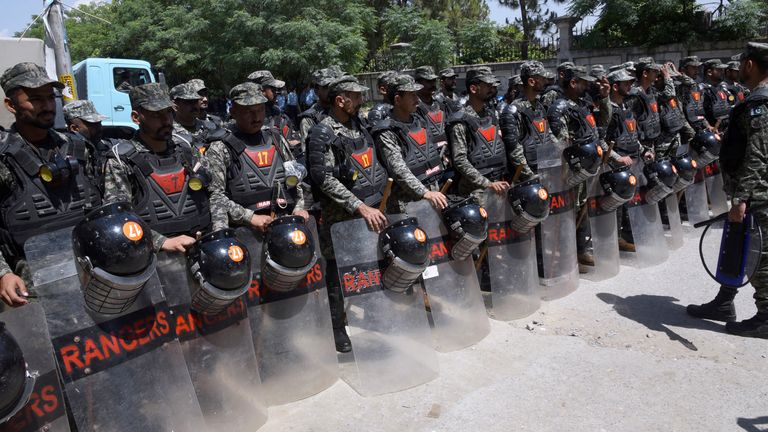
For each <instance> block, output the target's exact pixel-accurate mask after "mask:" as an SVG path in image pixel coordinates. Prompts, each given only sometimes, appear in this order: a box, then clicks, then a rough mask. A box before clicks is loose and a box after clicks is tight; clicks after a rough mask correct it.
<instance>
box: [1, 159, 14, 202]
mask: <svg viewBox="0 0 768 432" xmlns="http://www.w3.org/2000/svg"><path fill="white" fill-rule="evenodd" d="M15 187H16V180H14V178H13V174H12V173H11V170H10V169H9V168H8V165H6V164H5V162H3V161H2V160H0V196H3V195H6V194H9V193H10V192H11V191H12V190H13V189H14V188H15Z"/></svg>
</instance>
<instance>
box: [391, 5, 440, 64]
mask: <svg viewBox="0 0 768 432" xmlns="http://www.w3.org/2000/svg"><path fill="white" fill-rule="evenodd" d="M381 21H382V30H383V39H382V40H383V42H384V44H385V45H384V46H383V47H382V49H381V50H380V52H379V55H378V56H377V59H378V62H377V65H380V67H379V68H378V69H400V68H408V67H414V66H419V65H430V66H432V67H434V68H437V69H439V68H442V67H445V66H447V65H448V63H449V61H450V59H451V55H452V49H453V39H452V36H451V34H450V32H449V31H448V28H447V27H446V25H445V23H444V22H441V21H438V20H434V19H429V18H426V16H425V14H423V13H422V11H421V10H419V9H418V8H416V7H413V6H405V7H400V6H393V7H390V8H389V9H387V10H386V11H385V12H384V15H383V17H382V19H381ZM395 43H406V44H408V46H407V47H406V48H401V49H397V50H392V49H390V47H391V46H392V45H393V44H395Z"/></svg>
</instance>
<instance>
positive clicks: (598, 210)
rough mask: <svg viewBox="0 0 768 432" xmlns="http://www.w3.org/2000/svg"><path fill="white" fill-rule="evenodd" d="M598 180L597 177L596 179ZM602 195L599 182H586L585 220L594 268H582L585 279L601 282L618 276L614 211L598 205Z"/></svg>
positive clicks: (617, 238)
mask: <svg viewBox="0 0 768 432" xmlns="http://www.w3.org/2000/svg"><path fill="white" fill-rule="evenodd" d="M598 178H599V177H598ZM603 194H604V191H603V188H602V186H600V181H599V180H598V179H590V180H589V181H588V195H589V198H588V199H587V214H586V217H587V220H588V222H589V231H590V235H591V238H592V255H593V256H594V260H595V265H594V266H584V267H585V269H586V270H587V273H586V274H584V275H583V277H584V278H585V279H588V280H592V281H601V280H605V279H610V278H612V277H614V276H616V275H617V274H619V236H618V226H617V222H616V210H610V211H606V210H605V209H604V208H603V207H602V206H601V205H600V197H601V196H602V195H603Z"/></svg>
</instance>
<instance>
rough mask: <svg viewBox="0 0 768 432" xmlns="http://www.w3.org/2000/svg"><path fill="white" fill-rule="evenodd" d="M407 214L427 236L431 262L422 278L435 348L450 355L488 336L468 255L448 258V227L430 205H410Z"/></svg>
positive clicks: (472, 267)
mask: <svg viewBox="0 0 768 432" xmlns="http://www.w3.org/2000/svg"><path fill="white" fill-rule="evenodd" d="M406 211H407V213H408V216H414V217H416V218H418V220H419V226H420V227H421V228H422V229H423V230H424V231H426V233H427V236H428V237H429V242H430V260H431V263H430V266H429V267H428V268H427V270H426V271H425V272H424V276H423V278H424V289H425V290H426V292H427V296H428V298H429V305H430V310H431V313H432V320H433V322H434V323H435V327H434V328H433V329H432V337H433V338H434V341H435V349H436V350H438V351H441V352H449V351H456V350H458V349H461V348H464V347H468V346H470V345H474V344H476V343H477V342H479V341H481V340H482V339H483V338H484V337H485V336H487V335H488V333H489V332H490V331H491V326H490V323H489V322H488V316H487V315H486V313H485V306H484V304H483V297H482V294H481V293H480V284H479V283H478V281H477V272H475V265H474V262H473V261H472V258H471V255H470V257H467V258H465V259H464V260H461V261H458V260H454V259H453V258H452V257H451V253H450V249H449V244H450V237H449V233H448V228H446V227H445V225H444V224H443V222H442V217H441V214H440V212H438V211H436V210H435V209H434V207H432V205H430V204H429V202H427V201H424V200H421V201H416V202H412V203H410V204H408V207H407V209H406Z"/></svg>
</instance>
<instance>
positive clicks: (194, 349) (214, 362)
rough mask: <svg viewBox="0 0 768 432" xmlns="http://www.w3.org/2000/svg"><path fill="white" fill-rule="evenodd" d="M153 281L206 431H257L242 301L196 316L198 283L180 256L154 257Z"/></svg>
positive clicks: (261, 407)
mask: <svg viewBox="0 0 768 432" xmlns="http://www.w3.org/2000/svg"><path fill="white" fill-rule="evenodd" d="M157 276H158V278H159V279H160V283H161V284H162V286H163V291H164V293H165V296H166V297H167V299H168V305H169V306H170V310H171V316H172V320H175V325H174V327H175V328H176V335H177V336H178V338H179V340H180V342H181V348H182V351H183V352H184V360H185V361H186V364H187V369H188V370H189V375H190V376H191V378H192V384H193V385H194V387H195V393H196V394H197V400H198V401H199V403H200V408H201V409H202V411H203V418H204V419H205V424H206V425H207V426H208V429H209V430H211V431H217V430H230V431H253V430H256V429H258V428H259V427H260V426H261V425H263V424H264V423H266V421H267V407H266V404H265V403H264V401H263V398H264V391H263V389H262V388H261V381H260V379H259V371H258V368H257V367H256V354H255V352H254V349H253V341H252V339H251V327H250V325H249V323H248V319H247V316H246V309H245V302H244V301H243V300H242V299H239V300H236V301H235V302H233V303H232V304H230V305H229V306H228V307H227V308H226V309H224V310H223V311H221V312H219V313H218V314H215V315H205V314H201V313H199V312H197V311H195V310H194V309H193V308H192V307H191V306H192V293H194V292H195V291H196V290H197V286H196V284H197V283H198V282H197V281H196V280H195V279H194V278H193V277H192V275H191V274H190V272H189V270H188V269H187V262H186V258H185V257H184V255H182V254H178V253H174V254H170V253H165V252H163V253H161V254H159V255H158V266H157Z"/></svg>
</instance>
